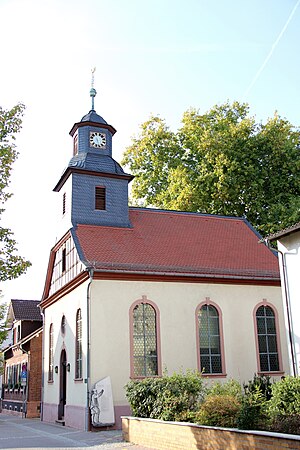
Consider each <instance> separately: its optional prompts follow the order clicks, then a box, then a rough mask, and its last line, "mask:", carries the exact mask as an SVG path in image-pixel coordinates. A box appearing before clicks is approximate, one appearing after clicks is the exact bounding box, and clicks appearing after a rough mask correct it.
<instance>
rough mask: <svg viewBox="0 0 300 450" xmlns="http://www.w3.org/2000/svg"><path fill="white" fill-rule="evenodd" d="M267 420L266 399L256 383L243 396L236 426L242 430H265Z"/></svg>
mask: <svg viewBox="0 0 300 450" xmlns="http://www.w3.org/2000/svg"><path fill="white" fill-rule="evenodd" d="M267 421H268V414H267V400H266V397H265V395H264V394H263V393H262V391H261V390H260V388H259V386H258V385H256V386H254V388H253V389H252V390H251V391H248V392H246V393H245V395H244V396H243V399H242V405H241V410H240V413H239V416H238V418H237V426H238V428H241V429H242V430H265V429H266V428H267Z"/></svg>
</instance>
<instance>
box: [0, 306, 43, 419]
mask: <svg viewBox="0 0 300 450" xmlns="http://www.w3.org/2000/svg"><path fill="white" fill-rule="evenodd" d="M7 323H8V325H9V326H10V327H11V330H10V338H11V341H10V345H9V346H8V347H6V348H5V349H4V350H3V356H4V381H3V388H2V411H3V412H5V413H9V412H10V413H14V414H21V415H25V416H26V417H39V416H40V405H41V381H42V335H43V328H42V325H43V320H42V315H41V312H40V309H39V301H38V300H19V299H12V300H11V302H10V305H9V308H8V315H7Z"/></svg>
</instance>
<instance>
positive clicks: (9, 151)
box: [0, 104, 30, 281]
mask: <svg viewBox="0 0 300 450" xmlns="http://www.w3.org/2000/svg"><path fill="white" fill-rule="evenodd" d="M23 111H24V105H21V104H20V105H17V106H15V107H14V108H12V109H11V110H4V109H2V108H1V107H0V204H2V205H3V204H4V203H5V202H6V201H7V200H8V199H9V198H10V197H11V196H12V194H11V193H9V192H8V191H7V188H8V185H9V182H10V175H11V171H12V165H13V163H14V162H15V161H16V159H17V156H18V152H17V150H16V146H15V144H14V140H15V139H16V134H17V133H18V132H19V131H20V128H21V124H22V115H23ZM3 211H4V209H3V208H2V209H0V216H1V213H3ZM16 244H17V243H16V241H15V239H14V238H13V233H12V231H11V230H10V229H9V228H5V227H0V281H5V280H11V279H13V278H17V277H18V276H20V275H21V274H22V273H24V272H26V270H27V268H28V267H29V266H30V262H29V261H26V260H25V259H24V258H22V257H21V256H18V255H16V254H15V253H16V251H17V248H16Z"/></svg>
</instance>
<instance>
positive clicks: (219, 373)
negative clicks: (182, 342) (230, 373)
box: [195, 297, 227, 378]
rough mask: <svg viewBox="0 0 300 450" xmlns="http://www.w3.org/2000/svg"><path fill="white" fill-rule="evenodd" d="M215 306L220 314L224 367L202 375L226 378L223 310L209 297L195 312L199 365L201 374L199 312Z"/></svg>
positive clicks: (221, 349) (221, 348)
mask: <svg viewBox="0 0 300 450" xmlns="http://www.w3.org/2000/svg"><path fill="white" fill-rule="evenodd" d="M206 305H207V306H213V307H214V308H215V309H216V310H217V313H218V319H219V338H220V342H219V345H220V352H221V366H222V371H221V372H218V373H215V372H206V373H202V375H203V376H204V377H209V378H224V377H226V376H227V373H226V365H225V351H224V332H223V315H222V310H221V308H220V307H219V306H218V305H217V304H216V303H215V302H213V301H211V300H210V298H209V297H207V298H206V299H205V301H203V302H201V303H200V304H199V305H198V306H197V308H196V311H195V320H196V345H197V365H198V370H199V372H202V367H201V351H200V337H199V318H198V314H199V311H200V310H201V308H202V307H203V306H206Z"/></svg>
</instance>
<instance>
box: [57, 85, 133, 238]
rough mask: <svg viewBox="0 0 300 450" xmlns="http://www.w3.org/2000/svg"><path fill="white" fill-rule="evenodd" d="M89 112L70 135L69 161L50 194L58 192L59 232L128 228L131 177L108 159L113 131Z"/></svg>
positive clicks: (111, 127) (94, 93)
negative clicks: (80, 228)
mask: <svg viewBox="0 0 300 450" xmlns="http://www.w3.org/2000/svg"><path fill="white" fill-rule="evenodd" d="M90 95H91V97H92V109H91V110H90V112H89V113H88V114H86V115H85V116H84V117H83V118H82V119H81V121H80V122H78V123H75V124H74V126H73V128H72V129H71V131H70V135H71V136H72V138H73V157H72V158H71V160H70V162H69V164H68V166H67V168H66V169H65V170H64V172H63V174H62V176H61V178H60V180H59V182H58V183H57V185H56V186H55V188H54V191H56V192H61V208H62V217H63V221H62V222H63V228H64V230H65V231H67V230H68V229H70V228H71V227H73V226H76V225H77V224H79V223H81V224H90V225H104V226H115V227H130V221H129V217H128V183H129V182H130V181H131V180H132V178H133V176H131V175H128V174H126V173H125V172H124V170H123V169H122V167H121V166H120V165H119V164H118V163H117V162H116V161H115V160H114V159H113V158H112V137H113V135H114V134H115V133H116V130H115V128H114V127H113V126H112V125H109V124H108V123H107V122H106V121H105V120H104V119H103V118H102V117H101V116H99V115H98V114H97V113H96V111H95V110H94V97H95V95H96V90H95V89H93V88H92V89H91V92H90Z"/></svg>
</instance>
